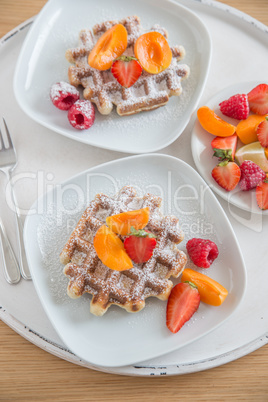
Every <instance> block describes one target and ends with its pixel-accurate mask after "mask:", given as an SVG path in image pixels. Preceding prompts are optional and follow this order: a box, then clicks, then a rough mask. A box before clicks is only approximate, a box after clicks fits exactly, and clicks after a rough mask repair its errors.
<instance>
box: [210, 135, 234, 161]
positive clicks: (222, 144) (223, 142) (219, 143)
mask: <svg viewBox="0 0 268 402" xmlns="http://www.w3.org/2000/svg"><path fill="white" fill-rule="evenodd" d="M236 146H237V135H236V134H233V135H231V136H230V137H215V138H213V140H212V141H211V147H212V148H213V150H214V151H215V149H221V150H223V151H226V152H224V153H223V155H226V156H225V158H226V157H228V156H229V155H230V154H231V157H232V159H233V160H234V156H235V151H236ZM228 150H231V152H228ZM213 156H214V155H213ZM215 156H218V155H215ZM218 157H219V156H218ZM225 158H222V159H225Z"/></svg>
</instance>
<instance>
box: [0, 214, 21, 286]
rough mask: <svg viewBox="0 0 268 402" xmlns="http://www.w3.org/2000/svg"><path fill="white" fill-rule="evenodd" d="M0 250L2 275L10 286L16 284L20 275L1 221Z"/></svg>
mask: <svg viewBox="0 0 268 402" xmlns="http://www.w3.org/2000/svg"><path fill="white" fill-rule="evenodd" d="M0 250H1V254H2V257H3V266H4V275H5V278H6V281H7V282H8V283H10V284H15V283H18V282H19V281H20V275H21V274H20V268H19V265H18V262H17V259H16V257H15V254H14V251H13V249H12V247H11V244H10V242H9V240H8V237H7V235H6V231H5V228H4V226H3V223H2V221H1V220H0Z"/></svg>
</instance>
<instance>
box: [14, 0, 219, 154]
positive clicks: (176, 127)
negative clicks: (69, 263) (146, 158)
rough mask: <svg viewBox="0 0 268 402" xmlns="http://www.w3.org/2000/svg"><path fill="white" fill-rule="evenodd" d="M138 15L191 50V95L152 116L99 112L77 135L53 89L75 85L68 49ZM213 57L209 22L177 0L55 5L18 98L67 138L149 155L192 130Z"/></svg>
mask: <svg viewBox="0 0 268 402" xmlns="http://www.w3.org/2000/svg"><path fill="white" fill-rule="evenodd" d="M130 15H138V16H139V17H140V19H141V23H142V25H143V26H144V27H145V28H148V29H149V28H150V27H151V26H152V25H154V24H156V23H158V24H159V25H161V26H164V27H165V28H166V29H167V30H168V32H169V43H170V44H171V45H175V44H179V45H180V44H181V45H183V46H184V47H185V50H186V57H185V59H184V60H183V61H182V62H181V63H186V64H188V65H189V66H190V69H191V74H190V77H189V78H188V79H187V80H185V81H183V83H182V86H183V93H182V95H181V96H179V97H176V96H174V97H172V98H171V99H170V101H169V102H168V104H167V105H166V106H164V107H161V108H159V109H157V110H154V111H151V112H143V113H139V114H137V115H133V116H125V117H120V116H118V115H117V113H116V112H115V111H113V112H112V113H111V114H110V115H109V116H103V115H101V114H100V113H99V112H96V120H95V123H94V125H93V126H92V127H91V128H90V129H89V130H84V131H80V130H76V129H75V128H73V127H72V126H71V125H70V124H69V122H68V119H67V112H63V111H60V110H58V109H56V108H55V107H54V106H53V105H52V102H51V100H50V98H49V91H50V87H51V85H52V84H54V83H55V82H58V81H68V67H69V63H68V62H67V60H66V59H65V52H66V50H67V49H68V48H72V47H77V46H78V34H79V32H80V30H81V29H82V28H91V27H93V26H94V25H95V24H96V23H99V22H102V21H105V20H107V19H108V20H111V19H121V18H124V17H127V16H130ZM210 58H211V41H210V37H209V34H208V32H207V29H206V27H205V26H204V24H203V23H202V22H201V20H200V19H199V18H198V17H197V16H196V15H195V14H193V13H192V12H191V11H190V10H188V9H187V8H185V7H183V6H180V5H178V4H177V3H174V2H172V1H169V0H161V1H160V0H135V1H131V0H113V1H112V2H111V1H110V0H102V1H94V0H87V1H84V0H76V1H73V0H50V1H49V2H48V3H47V4H46V6H45V7H44V8H43V10H42V11H41V13H40V14H39V15H38V17H37V18H36V20H35V22H34V24H33V26H32V28H31V30H30V32H29V34H28V35H27V38H26V40H25V42H24V44H23V47H22V49H21V53H20V56H19V59H18V63H17V66H16V72H15V76H14V92H15V96H16V99H17V101H18V103H19V105H20V106H21V108H22V109H23V110H24V112H25V113H26V114H28V115H29V116H30V117H31V118H32V119H33V120H35V121H37V122H38V123H40V124H42V125H43V126H45V127H48V128H49V129H51V130H54V131H56V132H57V133H59V134H62V135H64V136H66V137H69V138H72V139H74V140H76V141H80V142H83V143H86V144H90V145H94V146H97V147H100V148H106V149H111V150H116V151H121V152H128V153H146V152H154V151H157V150H159V149H162V148H164V147H166V146H167V145H169V144H170V143H172V142H173V141H174V140H175V139H176V138H177V137H178V136H179V135H180V134H181V133H182V132H183V130H184V128H185V127H186V125H187V123H188V121H189V119H190V117H191V114H192V112H193V111H194V109H195V108H196V105H197V104H198V101H199V99H200V96H201V94H202V92H203V89H204V86H205V83H206V79H207V75H208V70H209V65H210Z"/></svg>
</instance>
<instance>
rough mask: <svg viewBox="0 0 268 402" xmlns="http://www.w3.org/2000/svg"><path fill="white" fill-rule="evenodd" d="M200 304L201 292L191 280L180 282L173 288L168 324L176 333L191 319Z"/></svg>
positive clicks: (170, 297) (168, 308) (167, 315)
mask: <svg viewBox="0 0 268 402" xmlns="http://www.w3.org/2000/svg"><path fill="white" fill-rule="evenodd" d="M199 304H200V294H199V292H198V289H197V287H196V286H195V285H193V284H192V283H191V282H184V283H178V284H177V285H176V286H174V288H173V289H172V291H171V293H170V295H169V298H168V302H167V313H166V325H167V327H168V329H169V330H170V331H171V332H173V333H174V334H175V333H176V332H178V331H179V330H180V329H181V327H182V326H183V325H184V324H185V323H186V322H187V321H189V320H190V318H191V317H192V316H193V314H194V313H195V312H196V310H197V309H198V307H199Z"/></svg>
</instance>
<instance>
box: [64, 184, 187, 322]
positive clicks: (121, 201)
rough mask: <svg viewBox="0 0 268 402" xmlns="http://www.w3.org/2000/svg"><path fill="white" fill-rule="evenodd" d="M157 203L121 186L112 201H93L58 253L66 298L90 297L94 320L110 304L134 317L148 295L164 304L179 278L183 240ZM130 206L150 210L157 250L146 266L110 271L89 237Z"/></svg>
mask: <svg viewBox="0 0 268 402" xmlns="http://www.w3.org/2000/svg"><path fill="white" fill-rule="evenodd" d="M160 204H161V199H160V198H159V197H156V196H153V195H151V194H147V195H145V196H144V197H137V196H136V191H135V189H134V188H133V187H131V186H126V187H124V188H123V189H122V190H121V191H120V192H119V194H117V195H116V196H115V197H108V196H106V195H104V194H98V195H97V196H96V197H95V199H94V200H93V201H92V202H91V203H90V205H89V207H88V208H87V209H86V211H85V212H84V214H83V215H82V218H81V219H80V221H79V223H78V225H77V227H76V229H75V230H74V232H73V233H72V235H71V237H70V239H69V241H68V242H67V244H66V245H65V247H64V248H63V251H62V253H61V262H62V263H63V264H67V265H66V266H65V268H64V271H65V274H66V276H68V277H69V279H70V281H69V285H68V294H69V296H71V297H74V298H76V297H79V296H81V295H82V294H83V293H90V294H92V295H93V299H92V301H91V312H92V313H93V314H96V315H102V314H104V313H105V312H106V310H107V309H108V308H109V307H110V305H111V304H116V305H118V306H120V307H123V308H125V309H126V310H127V311H132V312H135V311H139V310H141V309H142V308H143V307H144V305H145V299H146V298H147V297H149V296H156V297H158V298H160V299H162V300H166V299H167V297H168V295H169V293H170V290H171V288H172V286H173V283H172V282H171V281H170V280H169V279H168V278H169V277H170V276H174V277H177V276H178V275H180V273H181V272H182V270H183V268H184V265H185V263H186V256H185V254H184V253H183V252H182V251H180V250H179V249H178V248H177V247H176V244H177V243H179V242H180V241H182V240H183V233H182V231H181V229H180V227H179V222H178V219H177V218H175V217H174V216H163V215H162V214H161V213H160V210H159V207H160ZM133 207H135V208H137V207H149V209H150V219H149V222H148V224H147V226H146V228H147V229H148V230H150V231H151V232H153V233H154V234H155V235H156V236H157V245H156V247H155V249H154V252H153V256H152V257H151V259H150V260H149V261H148V262H147V263H144V264H133V268H132V269H130V270H127V271H121V272H120V271H112V270H110V269H109V268H108V267H106V266H105V265H104V264H103V263H102V262H101V261H100V260H99V258H98V256H97V254H96V251H95V249H94V246H93V238H94V236H95V233H96V231H97V230H98V228H99V227H100V226H101V225H102V224H103V223H105V221H106V217H107V216H110V215H114V214H118V213H121V212H125V211H128V210H132V209H133ZM105 211H106V213H105ZM87 231H89V232H90V236H88V235H87ZM85 235H86V236H85Z"/></svg>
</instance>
